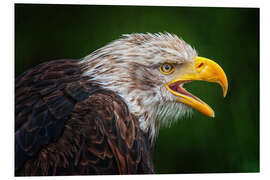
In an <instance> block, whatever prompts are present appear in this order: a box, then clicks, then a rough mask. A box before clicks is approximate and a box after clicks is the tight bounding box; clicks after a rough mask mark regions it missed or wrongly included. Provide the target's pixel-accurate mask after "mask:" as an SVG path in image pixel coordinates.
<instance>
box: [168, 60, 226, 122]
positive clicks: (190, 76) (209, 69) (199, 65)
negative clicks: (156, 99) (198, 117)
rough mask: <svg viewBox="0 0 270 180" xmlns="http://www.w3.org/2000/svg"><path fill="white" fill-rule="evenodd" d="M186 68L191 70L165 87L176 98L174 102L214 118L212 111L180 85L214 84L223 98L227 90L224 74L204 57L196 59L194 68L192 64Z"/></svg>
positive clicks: (217, 66) (216, 65)
mask: <svg viewBox="0 0 270 180" xmlns="http://www.w3.org/2000/svg"><path fill="white" fill-rule="evenodd" d="M188 68H190V69H191V70H190V71H187V72H188V73H185V74H182V75H181V76H179V77H177V78H176V79H174V80H173V81H171V82H169V83H168V84H166V85H165V87H166V88H167V90H168V91H170V92H171V93H172V94H173V95H175V96H176V97H177V98H176V101H178V102H181V103H184V104H187V105H189V106H191V107H192V108H194V109H196V110H197V111H199V112H201V113H203V114H205V115H207V116H210V117H215V113H214V111H213V109H212V108H211V107H210V106H208V105H207V104H206V103H205V102H203V101H202V100H200V99H199V98H197V97H195V96H194V95H192V94H191V93H189V92H187V91H185V89H183V87H182V84H184V83H185V82H189V81H193V80H199V81H208V82H215V83H218V84H219V85H220V86H221V87H222V89H223V96H224V97H225V96H226V94H227V90H228V81H227V77H226V74H225V73H224V71H223V69H222V68H221V67H220V66H219V65H218V64H217V63H215V62H214V61H212V60H210V59H207V58H204V57H196V58H195V66H194V64H193V65H192V66H188Z"/></svg>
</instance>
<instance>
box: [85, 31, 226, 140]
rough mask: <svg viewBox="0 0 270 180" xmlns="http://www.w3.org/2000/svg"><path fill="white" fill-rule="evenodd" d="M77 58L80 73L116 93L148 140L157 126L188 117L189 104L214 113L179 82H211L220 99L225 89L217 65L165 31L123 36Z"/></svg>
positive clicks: (202, 110)
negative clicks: (81, 66)
mask: <svg viewBox="0 0 270 180" xmlns="http://www.w3.org/2000/svg"><path fill="white" fill-rule="evenodd" d="M81 62H82V63H84V65H85V71H84V75H85V76H88V77H91V79H92V80H94V81H95V82H97V83H98V84H100V85H101V86H102V87H104V88H105V89H109V90H111V91H114V92H115V93H117V94H118V95H120V96H121V97H122V98H123V99H124V101H125V102H126V104H127V105H128V107H129V110H130V112H131V113H132V114H133V115H135V116H136V117H137V118H138V120H139V125H140V128H141V129H142V130H143V131H144V132H147V133H149V134H150V137H151V138H152V139H153V138H154V137H156V135H157V134H158V131H159V128H160V126H162V125H165V126H166V125H170V124H171V123H172V122H173V121H175V120H178V119H179V118H181V117H182V116H185V115H188V114H189V113H190V112H191V109H192V108H193V109H196V110H197V111H199V112H201V113H203V114H205V115H207V116H210V117H214V111H213V110H212V108H211V107H210V106H208V105H207V104H206V103H205V102H203V101H202V100H200V99H199V98H198V97H196V96H194V95H193V94H191V93H189V92H188V91H186V90H185V89H184V88H183V85H184V84H185V83H188V82H191V81H194V80H199V81H208V82H216V83H218V84H220V85H221V87H222V89H223V95H224V97H225V96H226V93H227V89H228V82H227V78H226V75H225V73H224V71H223V70H222V68H221V67H220V66H219V65H218V64H217V63H215V62H214V61H212V60H210V59H207V58H203V57H199V56H198V55H197V52H196V51H195V49H193V48H192V47H191V46H190V45H189V44H187V43H186V42H185V41H184V40H182V39H180V38H178V37H177V36H176V35H173V34H169V33H157V34H150V33H147V34H138V33H134V34H128V35H123V36H122V37H121V38H120V39H118V40H115V41H113V42H111V43H109V44H108V45H106V46H104V47H102V48H100V49H98V50H96V51H94V52H93V53H91V54H90V55H88V56H86V57H85V58H83V60H82V61H81Z"/></svg>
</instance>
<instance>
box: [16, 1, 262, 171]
mask: <svg viewBox="0 0 270 180" xmlns="http://www.w3.org/2000/svg"><path fill="white" fill-rule="evenodd" d="M165 31H167V32H170V33H174V34H176V35H178V36H179V37H182V38H183V39H184V40H185V41H186V42H188V43H189V44H191V45H192V47H194V48H195V49H196V50H197V52H198V53H199V55H200V56H203V57H208V58H210V59H213V60H215V61H216V62H217V63H218V64H220V65H221V67H222V68H223V69H224V71H225V72H226V74H227V77H228V81H229V90H228V94H227V97H226V98H225V99H224V98H223V97H222V90H221V88H220V87H218V85H217V84H212V83H205V82H192V83H190V84H187V85H186V88H187V89H188V90H189V91H191V92H192V93H193V94H195V95H196V96H198V97H200V98H201V99H202V100H204V101H205V102H207V103H208V104H209V105H210V106H211V107H212V108H213V109H214V110H215V114H216V117H215V118H214V119H211V118H209V117H206V116H204V115H202V114H200V113H198V112H196V111H194V113H193V115H192V118H186V119H182V120H179V121H178V122H177V123H176V124H174V125H173V126H172V127H170V128H162V129H161V131H160V133H159V136H158V139H157V141H156V145H155V153H154V163H155V167H156V171H157V173H199V172H205V173H206V172H259V9H258V8H208V7H203V8H202V7H150V6H149V7H145V6H90V5H23V4H16V5H15V72H16V76H17V75H19V74H20V73H22V72H23V71H25V70H26V69H28V68H31V67H33V66H34V65H37V64H39V63H41V62H44V61H48V60H52V59H58V58H81V57H84V56H86V55H88V54H90V53H91V52H92V51H94V50H96V49H98V48H100V47H102V46H104V45H105V44H107V43H108V42H110V41H112V40H114V39H117V38H119V37H120V35H121V34H126V33H133V32H142V33H145V32H152V33H155V32H165Z"/></svg>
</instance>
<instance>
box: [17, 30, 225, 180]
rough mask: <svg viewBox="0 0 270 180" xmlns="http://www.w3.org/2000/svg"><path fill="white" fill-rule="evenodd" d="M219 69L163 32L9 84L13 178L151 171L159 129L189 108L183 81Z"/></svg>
mask: <svg viewBox="0 0 270 180" xmlns="http://www.w3.org/2000/svg"><path fill="white" fill-rule="evenodd" d="M194 80H201V81H208V82H216V83H218V84H220V85H221V87H222V89H223V95H224V97H225V95H226V92H227V89H228V83H227V78H226V75H225V73H224V71H223V70H222V68H221V67H220V66H219V65H218V64H217V63H215V62H214V61H212V60H210V59H207V58H203V57H199V56H198V55H197V53H196V51H195V50H194V49H193V48H192V47H191V46H190V45H188V44H187V43H186V42H185V41H184V40H182V39H180V38H178V37H177V36H176V35H173V34H169V33H156V34H151V33H146V34H140V33H134V34H127V35H123V36H122V37H121V38H120V39H118V40H115V41H113V42H111V43H109V44H107V45H106V46H104V47H102V48H100V49H98V50H96V51H94V52H93V53H91V54H90V55H88V56H86V57H84V58H82V59H80V60H75V59H60V60H53V61H49V62H45V63H42V64H39V65H37V66H35V67H34V68H32V69H29V70H27V71H25V72H24V73H23V74H21V75H20V76H18V77H17V78H16V80H15V175H16V176H31V175H39V176H40V175H81V174H151V173H154V172H155V171H154V165H153V161H152V152H153V149H154V142H155V138H156V137H157V134H158V131H159V129H160V127H161V126H164V125H168V124H170V123H172V121H174V120H178V119H180V118H181V117H182V116H185V115H186V114H189V113H190V112H191V109H192V108H193V109H195V110H197V111H199V112H201V113H203V114H205V115H207V116H210V117H214V111H213V110H212V109H211V107H209V106H208V105H207V104H206V103H205V102H203V101H202V100H200V99H199V98H198V97H196V96H194V95H193V94H191V93H189V92H188V91H186V90H185V89H184V88H183V84H185V83H188V82H191V81H194Z"/></svg>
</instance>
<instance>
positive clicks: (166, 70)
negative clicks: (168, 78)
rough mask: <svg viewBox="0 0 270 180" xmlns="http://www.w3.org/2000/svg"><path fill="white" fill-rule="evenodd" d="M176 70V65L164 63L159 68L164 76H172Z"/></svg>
mask: <svg viewBox="0 0 270 180" xmlns="http://www.w3.org/2000/svg"><path fill="white" fill-rule="evenodd" d="M174 69H175V67H174V65H173V64H170V63H164V64H161V65H160V66H159V70H160V71H161V72H162V73H163V74H170V73H172V72H173V71H174Z"/></svg>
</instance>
